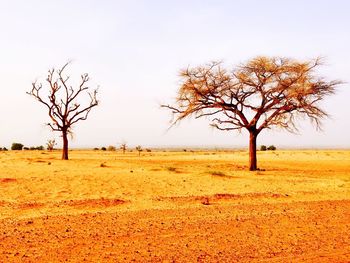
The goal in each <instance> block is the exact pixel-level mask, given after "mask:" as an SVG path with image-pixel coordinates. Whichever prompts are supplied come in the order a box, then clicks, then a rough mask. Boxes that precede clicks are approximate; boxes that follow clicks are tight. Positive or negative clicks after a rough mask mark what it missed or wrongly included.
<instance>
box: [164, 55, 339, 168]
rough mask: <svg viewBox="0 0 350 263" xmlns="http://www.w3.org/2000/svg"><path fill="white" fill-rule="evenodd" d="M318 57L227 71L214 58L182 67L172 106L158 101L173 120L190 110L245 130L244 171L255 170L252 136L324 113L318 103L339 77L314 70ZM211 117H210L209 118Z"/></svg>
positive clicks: (266, 60) (256, 62)
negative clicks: (246, 165) (328, 78)
mask: <svg viewBox="0 0 350 263" xmlns="http://www.w3.org/2000/svg"><path fill="white" fill-rule="evenodd" d="M320 64H321V61H320V59H316V60H313V61H305V62H299V61H296V60H292V59H286V58H278V57H257V58H254V59H252V60H250V61H248V62H247V63H245V64H241V65H240V66H238V67H237V68H235V69H234V70H232V71H228V70H225V69H224V68H223V67H222V66H221V63H220V62H212V63H210V64H208V65H204V66H199V67H195V68H192V69H189V68H188V69H185V70H182V71H181V73H180V76H181V78H182V80H183V82H182V85H181V87H180V88H179V91H178V96H177V99H176V105H175V106H172V105H162V107H165V108H168V109H170V110H171V111H172V112H173V114H174V117H175V119H174V122H173V123H174V124H175V123H177V122H178V121H181V120H182V119H184V118H186V117H189V116H191V115H194V116H195V117H196V118H200V117H211V116H212V119H211V121H212V123H211V125H212V126H213V127H215V128H217V129H219V130H224V131H229V130H238V131H241V130H242V129H243V128H244V129H246V130H247V131H248V132H249V170H252V171H254V170H257V158H256V143H257V142H256V141H257V136H258V135H259V134H260V132H261V131H262V130H264V129H270V128H273V127H279V128H283V129H286V130H288V131H291V132H295V131H297V127H296V120H297V118H298V117H303V116H306V117H308V118H310V119H311V121H312V122H313V123H314V124H316V127H317V128H319V127H320V123H321V119H322V118H323V117H326V116H327V113H326V112H325V111H323V110H322V109H321V108H320V107H319V105H318V102H320V101H321V100H323V99H324V98H325V97H326V96H328V95H330V94H333V93H334V91H335V88H336V86H338V84H340V83H341V82H340V81H330V82H327V81H325V80H324V79H323V78H321V77H317V76H316V75H315V69H316V68H317V67H318V66H319V65H320ZM214 116H215V117H214Z"/></svg>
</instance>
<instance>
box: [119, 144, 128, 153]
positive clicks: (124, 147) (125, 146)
mask: <svg viewBox="0 0 350 263" xmlns="http://www.w3.org/2000/svg"><path fill="white" fill-rule="evenodd" d="M120 149H121V150H122V151H123V154H125V151H126V149H127V144H126V143H125V142H123V143H122V144H121V145H120Z"/></svg>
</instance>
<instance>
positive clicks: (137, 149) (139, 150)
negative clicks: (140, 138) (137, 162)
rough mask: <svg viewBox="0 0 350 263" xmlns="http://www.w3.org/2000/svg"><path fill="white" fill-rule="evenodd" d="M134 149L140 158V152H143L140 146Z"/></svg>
mask: <svg viewBox="0 0 350 263" xmlns="http://www.w3.org/2000/svg"><path fill="white" fill-rule="evenodd" d="M135 149H136V151H138V152H139V156H140V155H141V152H142V151H143V149H142V147H141V145H138V146H136V147H135Z"/></svg>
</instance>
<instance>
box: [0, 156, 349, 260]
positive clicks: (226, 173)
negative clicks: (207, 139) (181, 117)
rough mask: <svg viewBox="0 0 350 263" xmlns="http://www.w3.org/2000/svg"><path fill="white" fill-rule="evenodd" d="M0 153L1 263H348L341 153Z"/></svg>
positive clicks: (346, 196) (346, 176) (346, 158)
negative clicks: (253, 165) (254, 157)
mask: <svg viewBox="0 0 350 263" xmlns="http://www.w3.org/2000/svg"><path fill="white" fill-rule="evenodd" d="M69 154H70V160H68V161H62V160H60V157H61V153H60V152H59V151H53V152H48V151H8V152H0V165H1V166H0V167H1V169H0V262H350V151H349V150H285V151H284V150H277V151H266V152H258V164H259V167H260V168H261V170H260V171H256V172H250V171H247V162H248V153H247V152H246V151H243V150H226V151H224V150H222V151H214V150H207V151H186V152H185V151H169V150H167V151H163V150H157V151H152V152H142V153H141V156H138V153H136V152H126V153H125V154H123V153H121V152H118V151H114V152H108V151H82V150H73V151H70V153H69Z"/></svg>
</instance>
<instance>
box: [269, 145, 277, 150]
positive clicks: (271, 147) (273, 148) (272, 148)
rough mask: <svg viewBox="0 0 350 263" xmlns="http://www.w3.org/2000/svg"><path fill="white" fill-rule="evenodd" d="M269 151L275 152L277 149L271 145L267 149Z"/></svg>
mask: <svg viewBox="0 0 350 263" xmlns="http://www.w3.org/2000/svg"><path fill="white" fill-rule="evenodd" d="M267 149H268V150H269V151H274V150H276V147H275V146H274V145H270V146H269V147H267Z"/></svg>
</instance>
